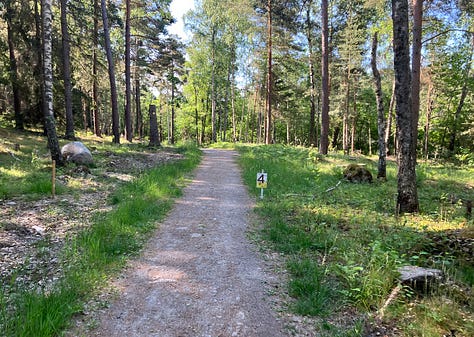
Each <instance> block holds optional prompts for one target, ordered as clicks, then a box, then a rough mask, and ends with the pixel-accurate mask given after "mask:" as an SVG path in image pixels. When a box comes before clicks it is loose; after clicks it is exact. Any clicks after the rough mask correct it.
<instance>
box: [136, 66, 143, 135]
mask: <svg viewBox="0 0 474 337" xmlns="http://www.w3.org/2000/svg"><path fill="white" fill-rule="evenodd" d="M137 69H138V67H137ZM140 96H141V90H140V75H139V73H138V70H137V71H136V73H135V114H136V116H137V117H136V118H137V121H136V131H138V138H139V139H142V138H143V116H142V105H141V102H140Z"/></svg>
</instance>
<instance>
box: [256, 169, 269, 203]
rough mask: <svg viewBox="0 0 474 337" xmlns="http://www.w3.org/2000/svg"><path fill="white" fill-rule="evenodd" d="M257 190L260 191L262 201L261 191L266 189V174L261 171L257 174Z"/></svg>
mask: <svg viewBox="0 0 474 337" xmlns="http://www.w3.org/2000/svg"><path fill="white" fill-rule="evenodd" d="M257 188H259V189H260V199H263V189H264V188H267V174H266V173H265V172H263V171H262V172H260V173H257Z"/></svg>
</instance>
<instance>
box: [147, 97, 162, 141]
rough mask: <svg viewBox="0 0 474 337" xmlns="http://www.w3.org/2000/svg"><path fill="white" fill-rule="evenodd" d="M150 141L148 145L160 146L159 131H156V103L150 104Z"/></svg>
mask: <svg viewBox="0 0 474 337" xmlns="http://www.w3.org/2000/svg"><path fill="white" fill-rule="evenodd" d="M149 115H150V143H149V146H160V133H159V131H158V120H157V118H156V105H150V107H149Z"/></svg>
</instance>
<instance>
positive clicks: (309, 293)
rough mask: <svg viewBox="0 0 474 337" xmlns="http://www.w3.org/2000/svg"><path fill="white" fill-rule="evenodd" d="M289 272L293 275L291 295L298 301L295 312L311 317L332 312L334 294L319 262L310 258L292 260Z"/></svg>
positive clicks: (290, 283)
mask: <svg viewBox="0 0 474 337" xmlns="http://www.w3.org/2000/svg"><path fill="white" fill-rule="evenodd" d="M288 271H289V272H290V274H291V275H292V279H291V280H290V282H289V284H288V288H289V294H290V296H292V297H294V298H296V299H297V301H296V303H295V304H294V310H295V312H297V313H299V314H302V315H311V316H316V315H319V316H323V315H325V314H327V313H328V312H330V308H331V306H333V305H334V303H332V302H333V300H332V298H333V295H334V294H333V291H332V289H331V286H330V285H329V284H328V282H327V277H326V275H325V271H324V270H323V269H322V267H321V266H320V265H319V263H318V261H313V260H311V259H310V258H302V259H294V260H290V261H289V262H288Z"/></svg>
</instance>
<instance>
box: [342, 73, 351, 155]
mask: <svg viewBox="0 0 474 337" xmlns="http://www.w3.org/2000/svg"><path fill="white" fill-rule="evenodd" d="M350 73H351V69H350V66H349V64H348V65H347V72H346V79H345V81H346V83H345V86H346V93H345V99H344V111H343V113H342V149H343V151H344V154H345V155H348V154H349V100H350V93H351V92H350ZM351 143H352V144H353V142H351ZM352 144H351V148H352V147H353V146H352Z"/></svg>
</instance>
